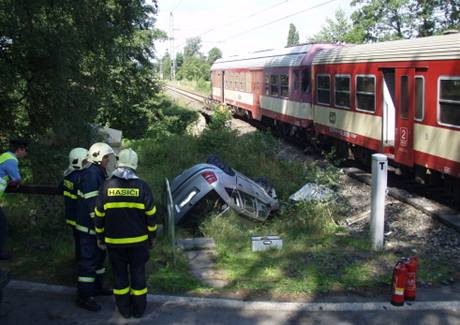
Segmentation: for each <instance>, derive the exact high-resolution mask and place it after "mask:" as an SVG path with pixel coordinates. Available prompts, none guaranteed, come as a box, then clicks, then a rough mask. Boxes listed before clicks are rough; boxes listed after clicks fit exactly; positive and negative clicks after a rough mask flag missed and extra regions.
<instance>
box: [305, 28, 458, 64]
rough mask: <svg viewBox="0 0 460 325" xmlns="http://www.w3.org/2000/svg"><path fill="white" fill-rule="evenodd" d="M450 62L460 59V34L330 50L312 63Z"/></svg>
mask: <svg viewBox="0 0 460 325" xmlns="http://www.w3.org/2000/svg"><path fill="white" fill-rule="evenodd" d="M453 59H456V60H458V59H460V33H454V34H448V35H440V36H430V37H422V38H414V39H408V40H407V39H406V40H397V41H388V42H381V43H372V44H361V45H354V46H347V47H342V48H335V49H329V50H326V51H322V52H321V53H319V54H318V55H317V56H316V57H315V58H314V59H313V64H334V63H336V64H338V63H359V62H396V61H430V60H453Z"/></svg>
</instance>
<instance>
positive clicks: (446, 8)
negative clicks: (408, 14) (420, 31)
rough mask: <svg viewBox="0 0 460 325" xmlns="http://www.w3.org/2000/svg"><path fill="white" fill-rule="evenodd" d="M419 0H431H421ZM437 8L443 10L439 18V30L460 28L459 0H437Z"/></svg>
mask: <svg viewBox="0 0 460 325" xmlns="http://www.w3.org/2000/svg"><path fill="white" fill-rule="evenodd" d="M418 2H422V3H425V2H430V1H429V0H419V1H418ZM434 2H435V3H436V8H438V9H439V10H440V11H441V12H443V16H441V17H440V18H439V20H438V23H439V27H438V28H437V31H444V30H448V29H456V30H458V29H459V26H460V1H458V0H435V1H434Z"/></svg>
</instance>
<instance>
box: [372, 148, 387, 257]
mask: <svg viewBox="0 0 460 325" xmlns="http://www.w3.org/2000/svg"><path fill="white" fill-rule="evenodd" d="M387 169H388V161H387V156H385V155H383V154H379V153H376V154H373V155H372V194H371V195H372V198H371V220H370V221H371V222H370V223H371V224H370V230H371V238H372V248H373V249H374V250H382V249H383V232H384V221H385V195H386V189H387Z"/></svg>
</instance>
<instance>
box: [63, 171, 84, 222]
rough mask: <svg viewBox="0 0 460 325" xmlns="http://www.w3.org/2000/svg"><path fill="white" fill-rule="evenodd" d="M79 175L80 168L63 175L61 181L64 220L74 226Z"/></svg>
mask: <svg viewBox="0 0 460 325" xmlns="http://www.w3.org/2000/svg"><path fill="white" fill-rule="evenodd" d="M80 176H81V170H74V171H72V172H71V173H69V174H67V175H65V176H64V180H63V181H62V184H61V187H62V195H64V211H65V221H66V223H67V224H68V225H70V226H72V227H75V225H76V221H75V220H76V214H77V199H78V196H77V194H78V193H77V185H78V181H79V179H80Z"/></svg>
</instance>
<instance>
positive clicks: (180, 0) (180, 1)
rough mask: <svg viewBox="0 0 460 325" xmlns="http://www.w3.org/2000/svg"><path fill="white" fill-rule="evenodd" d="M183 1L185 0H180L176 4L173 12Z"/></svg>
mask: <svg viewBox="0 0 460 325" xmlns="http://www.w3.org/2000/svg"><path fill="white" fill-rule="evenodd" d="M182 1H184V0H179V2H178V3H177V4H176V6H175V7H174V9H172V10H171V12H173V11H176V9H177V8H178V7H179V6H180V4H181V3H182Z"/></svg>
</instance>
